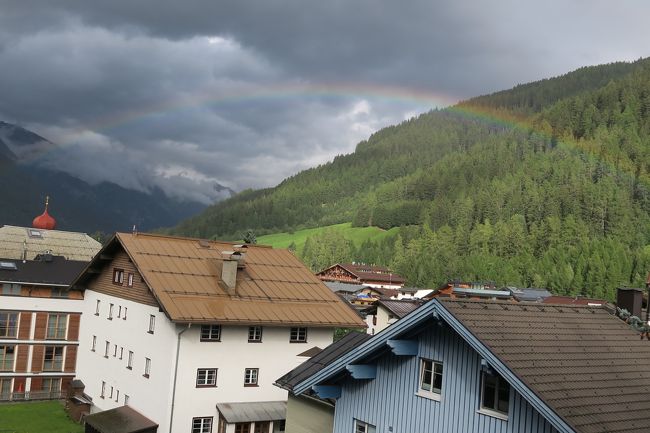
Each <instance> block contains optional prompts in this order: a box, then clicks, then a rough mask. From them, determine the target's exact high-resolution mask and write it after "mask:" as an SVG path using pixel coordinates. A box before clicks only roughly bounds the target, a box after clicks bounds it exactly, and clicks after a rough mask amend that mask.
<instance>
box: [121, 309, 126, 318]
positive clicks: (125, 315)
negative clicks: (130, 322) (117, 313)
mask: <svg viewBox="0 0 650 433" xmlns="http://www.w3.org/2000/svg"><path fill="white" fill-rule="evenodd" d="M122 320H126V307H124V316H122Z"/></svg>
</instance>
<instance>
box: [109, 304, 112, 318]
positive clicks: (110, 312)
mask: <svg viewBox="0 0 650 433" xmlns="http://www.w3.org/2000/svg"><path fill="white" fill-rule="evenodd" d="M108 320H113V304H108Z"/></svg>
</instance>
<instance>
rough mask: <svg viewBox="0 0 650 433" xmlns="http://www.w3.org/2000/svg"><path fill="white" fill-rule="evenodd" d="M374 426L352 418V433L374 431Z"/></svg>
mask: <svg viewBox="0 0 650 433" xmlns="http://www.w3.org/2000/svg"><path fill="white" fill-rule="evenodd" d="M375 431H376V429H375V426H374V425H372V424H368V423H367V422H363V421H359V420H358V419H355V420H354V433H375Z"/></svg>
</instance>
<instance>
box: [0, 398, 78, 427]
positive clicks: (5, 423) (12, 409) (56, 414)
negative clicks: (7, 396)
mask: <svg viewBox="0 0 650 433" xmlns="http://www.w3.org/2000/svg"><path fill="white" fill-rule="evenodd" d="M83 431H84V428H83V427H82V426H81V425H79V424H76V423H74V422H73V421H72V420H71V419H70V418H68V415H67V414H66V413H65V412H64V411H63V403H61V402H59V401H37V402H28V403H2V404H0V432H8V433H45V432H47V433H82V432H83Z"/></svg>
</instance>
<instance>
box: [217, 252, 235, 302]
mask: <svg viewBox="0 0 650 433" xmlns="http://www.w3.org/2000/svg"><path fill="white" fill-rule="evenodd" d="M221 259H222V261H223V264H222V266H221V281H223V283H224V284H225V285H226V288H227V290H228V294H229V295H231V296H232V295H236V294H237V291H236V287H235V286H236V283H237V265H238V264H239V260H238V259H239V256H238V255H237V254H235V252H233V251H222V252H221Z"/></svg>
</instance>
